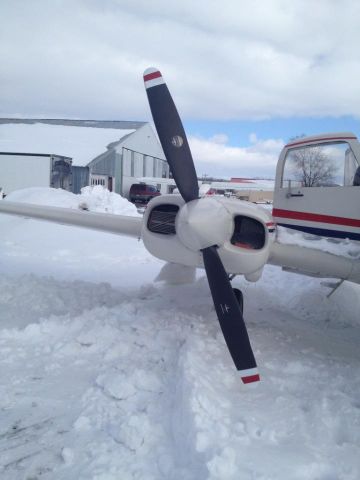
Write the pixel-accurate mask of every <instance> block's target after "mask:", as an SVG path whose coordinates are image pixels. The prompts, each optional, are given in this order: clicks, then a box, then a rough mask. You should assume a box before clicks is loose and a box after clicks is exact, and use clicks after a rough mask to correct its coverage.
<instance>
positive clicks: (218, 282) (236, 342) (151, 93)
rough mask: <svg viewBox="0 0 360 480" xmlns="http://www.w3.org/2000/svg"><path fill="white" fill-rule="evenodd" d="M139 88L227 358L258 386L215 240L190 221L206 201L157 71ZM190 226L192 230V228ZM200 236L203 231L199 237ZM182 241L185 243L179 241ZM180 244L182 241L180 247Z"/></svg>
mask: <svg viewBox="0 0 360 480" xmlns="http://www.w3.org/2000/svg"><path fill="white" fill-rule="evenodd" d="M144 82H145V88H146V92H147V96H148V100H149V105H150V109H151V113H152V116H153V119H154V123H155V127H156V130H157V132H158V135H159V139H160V143H161V145H162V148H163V151H164V153H165V157H166V159H167V161H168V163H169V166H170V170H171V172H172V175H173V177H174V180H175V183H176V185H177V187H178V189H179V192H180V194H181V196H182V197H183V199H184V201H185V202H186V204H188V206H187V205H185V206H184V207H183V209H182V211H181V217H182V220H181V222H179V225H178V226H179V228H180V231H179V236H180V237H181V236H183V237H186V238H188V239H189V240H190V239H191V240H190V242H191V245H190V247H191V246H192V245H196V248H197V249H198V251H201V252H202V256H203V261H204V266H205V271H206V275H207V279H208V282H209V286H210V291H211V295H212V298H213V301H214V305H215V310H216V313H217V316H218V319H219V323H220V327H221V330H222V332H223V335H224V338H225V341H226V344H227V346H228V349H229V352H230V354H231V356H232V359H233V361H234V363H235V366H236V368H237V369H238V370H239V372H240V375H241V378H242V381H243V382H244V383H251V382H256V381H258V380H260V376H259V372H258V369H257V366H256V361H255V357H254V354H253V351H252V348H251V345H250V340H249V336H248V333H247V329H246V325H245V322H244V319H243V315H242V311H241V309H240V306H239V303H238V301H237V299H236V297H235V294H234V291H233V289H232V286H231V283H230V280H229V276H228V274H227V273H226V270H225V268H224V266H223V264H222V261H221V259H220V256H219V254H218V251H217V250H218V245H217V244H216V238H215V239H214V238H210V237H211V236H210V235H209V237H208V238H206V237H205V238H204V234H203V233H202V234H201V235H200V231H199V229H197V228H196V226H195V225H196V223H197V222H194V221H193V219H194V218H196V217H197V216H200V217H201V216H202V215H203V214H205V213H206V209H204V211H203V205H204V202H206V199H201V200H198V197H199V187H198V180H197V175H196V170H195V166H194V162H193V159H192V155H191V151H190V147H189V144H188V141H187V138H186V134H185V131H184V128H183V125H182V122H181V119H180V116H179V114H178V112H177V109H176V106H175V104H174V101H173V99H172V97H171V95H170V92H169V90H168V88H167V86H166V83H165V82H164V80H163V77H162V75H161V73H160V72H159V70H157V69H155V68H149V69H147V70H146V71H145V72H144ZM192 225H193V227H192ZM202 232H203V231H202ZM184 240H185V238H184ZM184 243H185V244H186V240H185V241H184Z"/></svg>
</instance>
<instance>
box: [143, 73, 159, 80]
mask: <svg viewBox="0 0 360 480" xmlns="http://www.w3.org/2000/svg"><path fill="white" fill-rule="evenodd" d="M161 76H162V75H161V73H160V72H159V71H157V72H152V73H148V74H147V75H144V82H148V81H149V80H154V78H160V77H161Z"/></svg>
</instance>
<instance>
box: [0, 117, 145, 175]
mask: <svg viewBox="0 0 360 480" xmlns="http://www.w3.org/2000/svg"><path fill="white" fill-rule="evenodd" d="M78 122H79V121H78ZM101 123H102V122H93V121H92V122H89V121H87V122H82V123H76V122H75V123H74V122H71V123H70V124H69V123H67V124H65V125H61V124H48V123H43V122H42V121H41V120H39V122H38V123H2V122H0V151H1V152H18V153H46V154H56V155H63V156H66V157H71V158H72V159H73V165H78V166H85V165H87V164H88V163H89V162H90V161H91V160H92V159H93V158H95V157H97V156H98V155H100V154H101V153H103V152H105V151H106V149H107V146H108V145H109V144H110V143H113V142H118V141H120V140H121V139H122V138H123V137H125V136H126V135H128V134H130V133H133V132H135V130H136V128H119V127H117V128H107V127H104V126H99V124H101ZM118 123H119V122H118ZM121 123H123V125H124V127H125V126H128V125H130V126H133V127H136V122H135V123H134V122H133V124H131V123H130V124H129V123H128V122H121ZM138 123H139V122H138ZM115 124H116V122H110V123H109V125H115ZM88 125H89V126H88ZM139 126H140V125H139Z"/></svg>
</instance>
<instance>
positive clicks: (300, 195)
mask: <svg viewBox="0 0 360 480" xmlns="http://www.w3.org/2000/svg"><path fill="white" fill-rule="evenodd" d="M303 196H304V194H303V193H300V192H299V193H287V194H286V198H291V197H303Z"/></svg>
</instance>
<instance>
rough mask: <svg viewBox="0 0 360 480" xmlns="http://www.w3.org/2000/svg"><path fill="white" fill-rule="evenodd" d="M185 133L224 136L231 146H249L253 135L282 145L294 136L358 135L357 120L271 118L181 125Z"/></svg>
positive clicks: (201, 135) (205, 136)
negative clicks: (323, 134)
mask: <svg viewBox="0 0 360 480" xmlns="http://www.w3.org/2000/svg"><path fill="white" fill-rule="evenodd" d="M184 127H185V129H186V132H187V133H188V134H190V135H193V136H200V137H204V138H209V137H213V136H214V135H216V134H219V133H226V134H227V136H228V139H229V141H228V144H229V145H231V146H237V145H243V146H248V145H250V143H251V142H250V140H249V137H250V135H251V134H252V133H256V134H257V136H258V137H259V138H263V139H266V138H281V139H283V140H284V141H285V142H286V141H287V140H289V139H290V138H292V137H294V136H297V135H302V134H305V135H316V134H318V133H325V132H353V133H355V135H360V119H357V118H354V117H351V116H344V117H339V118H332V117H321V118H311V117H307V118H306V117H302V118H285V119H284V118H281V119H280V118H272V119H268V120H241V121H235V120H233V121H227V122H226V121H222V122H217V121H214V120H212V121H204V120H186V121H184Z"/></svg>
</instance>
